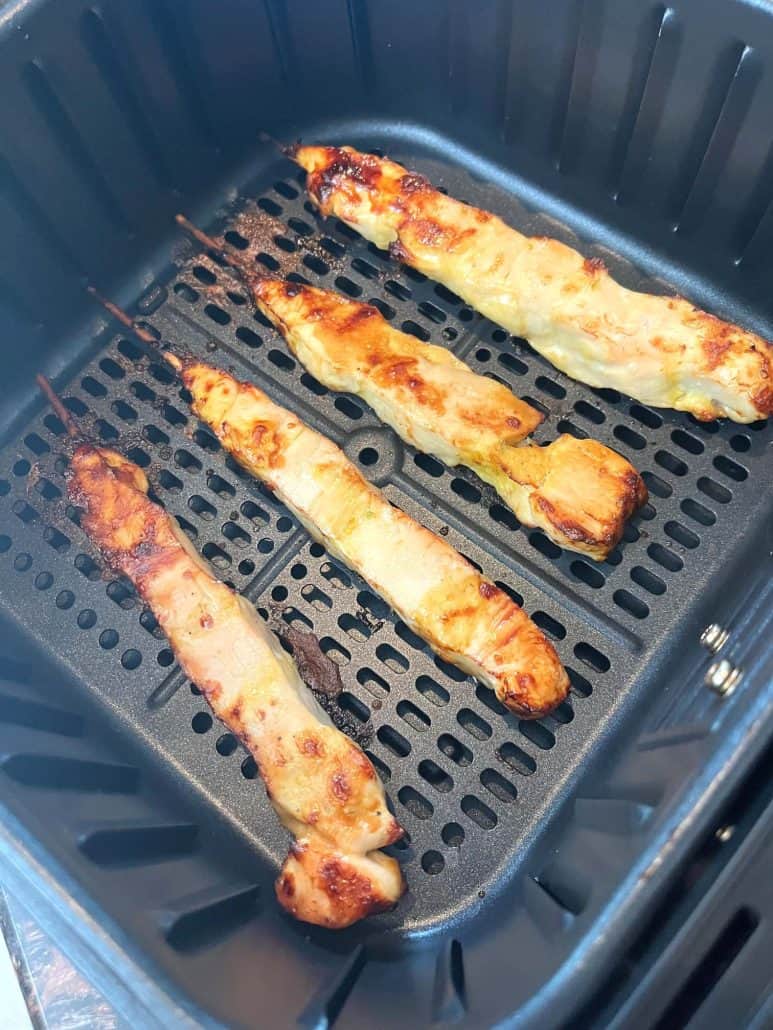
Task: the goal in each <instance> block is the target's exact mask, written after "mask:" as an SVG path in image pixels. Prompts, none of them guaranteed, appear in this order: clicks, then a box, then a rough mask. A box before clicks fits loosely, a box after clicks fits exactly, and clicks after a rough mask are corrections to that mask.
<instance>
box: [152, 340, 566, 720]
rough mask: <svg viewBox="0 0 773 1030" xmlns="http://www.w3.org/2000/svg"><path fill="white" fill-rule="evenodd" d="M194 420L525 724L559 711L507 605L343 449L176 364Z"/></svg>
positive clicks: (536, 653) (530, 643)
mask: <svg viewBox="0 0 773 1030" xmlns="http://www.w3.org/2000/svg"><path fill="white" fill-rule="evenodd" d="M167 359H168V360H169V361H170V363H172V364H173V365H175V367H176V368H177V369H178V371H179V372H180V376H181V378H182V381H183V383H184V385H185V386H186V388H187V389H188V390H189V391H190V393H191V396H192V398H193V399H192V405H193V410H194V411H195V413H196V414H197V415H198V416H199V418H200V419H202V421H203V422H206V423H207V425H209V426H210V427H211V428H212V430H213V432H214V433H215V434H216V435H217V437H218V439H219V440H220V442H221V443H222V444H223V446H224V447H225V449H226V450H227V451H229V452H230V453H231V454H232V455H233V457H234V458H235V459H236V460H237V461H238V462H239V463H240V464H241V465H243V466H244V467H245V468H246V469H247V470H248V471H249V472H251V473H252V475H254V476H256V477H257V478H258V479H260V480H262V481H263V482H264V483H266V484H267V485H268V486H269V487H270V488H271V489H272V490H273V491H274V492H275V493H276V496H277V497H279V499H280V500H281V501H283V502H284V503H285V504H286V505H287V507H288V508H289V509H290V510H291V511H292V512H293V513H294V514H295V515H296V517H297V518H298V519H299V521H300V522H302V523H303V525H304V526H305V527H306V528H307V529H308V531H309V532H310V533H311V535H312V536H313V537H315V539H317V540H319V541H320V543H322V544H324V546H325V547H326V548H327V550H328V551H329V552H330V553H331V554H333V555H335V556H336V557H338V558H339V559H340V560H341V561H343V562H344V563H345V564H347V565H348V566H349V567H350V568H352V569H354V570H355V572H357V573H359V575H360V576H362V577H363V579H365V580H367V581H368V582H369V583H370V585H371V586H372V587H373V588H374V589H375V590H376V591H377V592H378V593H380V594H381V595H382V596H383V597H384V598H386V600H387V601H388V602H389V603H390V604H391V606H392V607H393V608H394V609H395V610H396V611H397V612H398V613H399V614H400V616H401V617H402V618H403V619H404V620H405V622H406V623H407V624H408V625H409V626H411V628H412V629H413V630H414V631H415V632H416V633H418V634H419V636H421V637H423V638H424V639H425V640H426V641H427V642H428V643H429V644H431V645H432V647H433V648H434V649H435V651H437V653H438V654H439V655H441V657H443V658H445V659H447V660H448V661H450V662H453V663H454V664H455V665H457V666H459V668H460V669H463V670H464V671H465V672H466V673H469V674H470V675H472V676H476V677H477V678H478V679H479V680H481V682H483V683H485V684H486V685H487V686H489V687H491V689H492V690H494V692H495V693H496V696H497V697H498V698H499V700H500V701H501V702H502V703H503V704H504V705H506V706H507V707H508V708H510V709H511V710H512V711H514V712H517V713H519V714H520V715H523V716H525V717H529V718H536V717H538V716H541V715H544V714H545V713H546V712H549V711H550V710H551V709H552V708H554V707H555V706H556V705H557V704H558V703H559V702H560V701H562V700H563V699H564V698H565V697H566V694H567V692H568V689H569V679H568V677H567V674H566V671H565V670H564V668H563V666H562V665H561V663H560V661H559V659H558V655H557V654H556V652H555V650H554V648H553V646H552V644H550V642H549V641H548V640H547V639H546V638H545V636H544V635H543V633H542V632H541V630H539V629H538V628H537V626H535V624H534V623H533V622H532V621H531V619H529V618H528V616H527V615H526V614H525V613H524V612H523V611H522V610H521V608H519V607H518V605H517V604H515V602H514V601H512V600H511V598H510V597H509V596H508V595H507V594H506V593H505V592H504V591H503V590H501V589H500V588H499V587H497V586H495V584H494V583H492V582H491V581H490V580H488V579H486V578H485V577H483V576H482V575H480V574H479V573H478V572H477V571H476V570H475V568H473V566H472V565H471V564H470V563H469V562H468V561H467V560H466V558H463V557H462V556H461V555H460V554H459V553H458V552H457V551H455V550H454V548H453V547H451V546H450V544H448V543H447V542H446V541H445V540H443V539H442V538H441V537H439V536H436V535H435V534H434V533H431V532H430V531H429V530H428V529H426V528H425V527H424V526H422V525H420V524H419V523H418V522H415V521H414V520H413V519H412V518H410V517H409V516H408V515H406V514H405V513H404V512H402V511H399V510H398V509H397V508H394V507H393V506H392V505H391V504H390V503H389V501H388V500H387V499H386V498H385V497H384V495H383V494H382V493H381V491H380V490H378V489H377V488H376V487H375V486H373V485H372V484H371V483H368V482H367V480H365V479H364V478H363V477H362V475H361V474H360V473H359V471H358V470H357V468H355V466H354V465H353V464H352V463H351V462H350V461H349V459H348V458H347V457H346V455H345V454H344V453H343V451H342V450H341V449H340V448H339V447H337V446H336V445H335V444H334V443H333V442H332V441H331V440H329V439H327V437H325V436H322V435H321V434H320V433H317V432H315V431H314V430H313V429H310V428H309V427H308V426H306V425H304V423H303V422H301V420H300V419H299V418H298V417H297V416H296V415H294V414H293V413H292V412H290V411H287V410H286V409H285V408H281V407H279V405H277V404H274V402H273V401H272V400H271V399H270V398H269V397H267V396H266V394H265V393H263V392H262V391H261V390H259V389H258V388H257V387H256V386H253V385H252V384H250V383H242V382H239V381H238V380H236V379H234V378H233V377H232V376H230V375H229V374H228V373H226V372H223V371H220V370H219V369H216V368H212V367H210V366H209V365H205V364H202V363H201V362H198V361H194V360H183V359H181V358H178V357H176V356H174V355H167Z"/></svg>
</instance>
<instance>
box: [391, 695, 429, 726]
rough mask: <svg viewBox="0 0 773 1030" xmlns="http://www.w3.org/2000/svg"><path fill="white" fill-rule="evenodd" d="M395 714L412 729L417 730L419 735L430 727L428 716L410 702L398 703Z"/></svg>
mask: <svg viewBox="0 0 773 1030" xmlns="http://www.w3.org/2000/svg"><path fill="white" fill-rule="evenodd" d="M397 714H398V715H399V716H400V718H401V719H402V720H403V722H406V723H408V725H409V726H410V727H411V728H412V729H414V730H418V731H419V732H420V733H423V732H424V731H425V730H426V729H427V728H428V727H429V725H430V718H429V716H428V715H425V714H424V712H422V710H421V709H420V708H417V707H416V705H414V704H412V703H411V702H410V701H400V702H399V703H398V705H397Z"/></svg>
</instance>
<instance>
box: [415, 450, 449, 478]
mask: <svg viewBox="0 0 773 1030" xmlns="http://www.w3.org/2000/svg"><path fill="white" fill-rule="evenodd" d="M413 461H414V464H415V465H417V466H418V467H419V468H420V469H421V470H422V471H423V472H426V473H427V475H430V476H432V477H433V478H434V479H439V478H440V476H442V475H443V466H442V465H441V464H440V462H439V461H437V459H435V458H433V457H431V456H430V455H429V454H414V456H413Z"/></svg>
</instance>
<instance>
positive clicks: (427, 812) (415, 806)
mask: <svg viewBox="0 0 773 1030" xmlns="http://www.w3.org/2000/svg"><path fill="white" fill-rule="evenodd" d="M397 798H398V800H399V802H400V804H401V805H402V806H403V808H407V809H408V811H409V812H410V813H411V815H413V816H415V817H416V818H417V819H429V818H430V817H431V816H432V814H433V812H434V811H435V807H434V805H433V804H432V803H431V802H430V801H428V800H427V799H426V798H425V797H424V795H423V794H420V793H419V792H418V790H414V788H413V787H401V788H400V789H399V790H398V792H397Z"/></svg>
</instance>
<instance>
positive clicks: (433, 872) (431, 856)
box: [421, 851, 446, 876]
mask: <svg viewBox="0 0 773 1030" xmlns="http://www.w3.org/2000/svg"><path fill="white" fill-rule="evenodd" d="M445 864H446V861H445V859H444V858H443V856H442V855H441V854H440V852H439V851H425V852H424V854H423V855H422V856H421V868H422V869H423V870H424V872H425V873H427V874H428V875H429V876H437V875H438V873H442V872H443V869H444V868H445Z"/></svg>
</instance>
